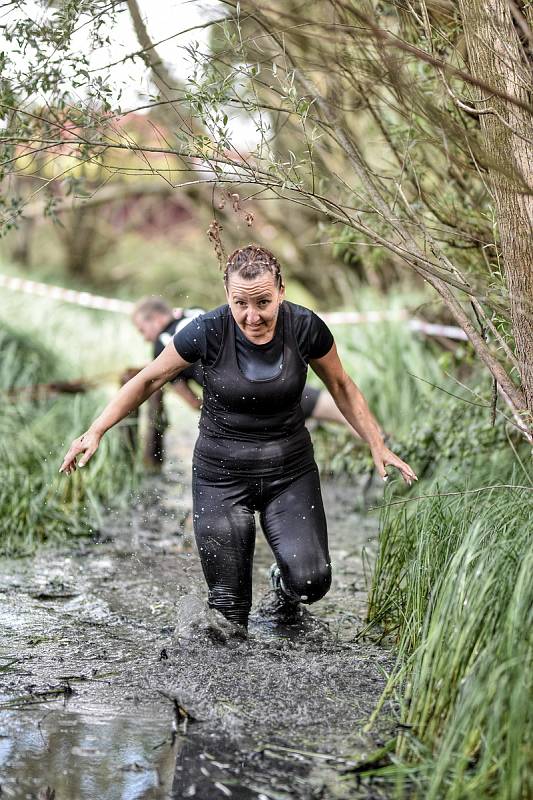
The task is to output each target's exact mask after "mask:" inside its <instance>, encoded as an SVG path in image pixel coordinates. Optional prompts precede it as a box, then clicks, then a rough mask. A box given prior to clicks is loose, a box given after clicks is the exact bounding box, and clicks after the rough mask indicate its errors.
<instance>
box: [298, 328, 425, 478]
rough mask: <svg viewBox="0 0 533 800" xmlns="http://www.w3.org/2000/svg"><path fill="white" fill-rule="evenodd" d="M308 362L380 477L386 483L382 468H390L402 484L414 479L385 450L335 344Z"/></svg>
mask: <svg viewBox="0 0 533 800" xmlns="http://www.w3.org/2000/svg"><path fill="white" fill-rule="evenodd" d="M309 363H310V365H311V367H312V369H313V370H314V371H315V372H316V374H317V375H318V377H319V378H320V379H321V380H322V381H323V382H324V383H325V384H326V386H327V388H328V389H329V392H330V394H331V396H332V397H333V399H334V400H335V403H336V404H337V407H338V409H339V411H340V412H341V413H342V414H343V416H344V417H345V418H346V420H347V421H348V422H349V423H350V425H352V426H353V427H354V428H355V430H356V431H357V433H358V434H359V435H360V436H361V438H362V439H364V440H365V442H367V443H368V446H369V447H370V451H371V453H372V458H373V459H374V463H375V465H376V468H377V470H378V472H379V474H380V475H381V477H382V478H383V479H384V480H387V470H386V467H387V466H389V465H390V466H392V467H396V468H397V469H399V470H400V472H401V474H402V477H403V479H404V481H405V482H406V483H408V484H409V485H411V483H412V482H413V481H416V480H418V478H417V477H416V475H415V473H414V472H413V470H412V469H411V467H410V466H409V464H406V463H405V461H402V459H401V458H399V457H398V456H397V455H395V454H394V453H393V452H392V450H389V449H388V447H385V443H384V441H383V436H382V433H381V429H380V426H379V425H378V423H377V421H376V419H375V418H374V417H373V415H372V413H371V411H370V409H369V407H368V404H367V402H366V400H365V398H364V397H363V394H362V392H361V390H360V389H359V388H358V387H357V386H356V385H355V383H354V382H353V380H352V379H351V378H350V376H349V375H347V373H346V372H345V371H344V368H343V366H342V364H341V361H340V358H339V355H338V353H337V347H336V346H335V344H333V346H332V347H331V350H330V351H329V353H326V355H325V356H323V357H322V358H317V359H314V360H313V361H310V362H309Z"/></svg>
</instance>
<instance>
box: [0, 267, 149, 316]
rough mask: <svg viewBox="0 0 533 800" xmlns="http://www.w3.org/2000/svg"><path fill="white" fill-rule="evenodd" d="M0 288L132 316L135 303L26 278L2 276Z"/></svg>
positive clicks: (0, 277) (0, 276)
mask: <svg viewBox="0 0 533 800" xmlns="http://www.w3.org/2000/svg"><path fill="white" fill-rule="evenodd" d="M0 286H1V287H3V288H4V289H11V290H13V291H15V292H24V294H34V295H38V296H39V297H49V298H50V299H52V300H63V302H65V303H72V304H73V305H76V306H84V307H85V308H97V309H100V310H102V311H115V312H119V313H122V314H130V313H131V312H132V311H133V307H134V305H135V303H130V302H128V301H126V300H114V299H113V298H111V297H100V296H99V295H96V294H90V293H89V292H76V291H74V289H63V288H62V287H61V286H50V285H49V284H48V283H39V281H29V280H26V279H25V278H13V277H10V276H9V275H0Z"/></svg>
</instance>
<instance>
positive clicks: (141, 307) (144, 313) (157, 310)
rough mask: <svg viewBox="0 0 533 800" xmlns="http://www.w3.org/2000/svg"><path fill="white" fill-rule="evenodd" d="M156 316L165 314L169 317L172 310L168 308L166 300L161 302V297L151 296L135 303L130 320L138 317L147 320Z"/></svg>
mask: <svg viewBox="0 0 533 800" xmlns="http://www.w3.org/2000/svg"><path fill="white" fill-rule="evenodd" d="M156 314H165V315H168V316H169V317H171V316H172V308H171V307H170V306H169V304H168V303H167V301H166V300H163V298H162V297H156V296H152V297H143V298H142V299H141V300H139V301H138V302H137V303H135V305H134V307H133V311H132V313H131V316H132V319H133V318H135V317H138V316H139V317H142V318H143V319H148V318H149V317H153V316H155V315H156Z"/></svg>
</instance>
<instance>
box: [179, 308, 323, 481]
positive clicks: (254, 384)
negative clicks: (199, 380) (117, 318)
mask: <svg viewBox="0 0 533 800" xmlns="http://www.w3.org/2000/svg"><path fill="white" fill-rule="evenodd" d="M210 315H211V316H210ZM195 325H196V330H195V329H194V326H195ZM313 325H314V326H315V328H313ZM236 327H237V326H236V323H235V321H234V319H233V316H232V314H231V311H230V308H229V306H227V305H226V306H222V307H221V308H220V309H215V311H214V312H208V313H207V314H204V315H202V316H200V317H197V318H196V319H195V320H193V321H192V324H191V325H188V326H187V328H186V329H184V330H183V331H182V332H180V333H178V334H176V336H175V337H174V344H175V347H176V350H177V352H178V353H179V354H180V355H181V356H182V357H183V358H185V359H186V360H189V359H191V358H194V356H195V355H198V354H201V362H202V366H203V370H204V401H203V406H202V413H201V416H200V423H199V428H200V435H199V437H198V441H197V443H196V447H195V452H194V463H195V466H196V467H197V468H199V469H201V470H203V471H207V472H209V473H210V474H215V475H218V476H220V475H221V474H226V475H227V474H231V473H236V474H239V475H242V474H244V473H246V474H249V475H252V476H259V475H264V476H265V477H267V476H271V475H274V474H278V473H279V474H283V475H284V476H287V475H288V474H291V473H293V472H294V473H296V472H298V471H300V470H301V469H305V468H307V467H309V466H312V465H313V463H314V459H313V448H312V444H311V439H310V436H309V432H308V431H307V428H306V427H305V425H304V415H303V412H302V409H301V405H300V402H301V397H302V392H303V389H304V386H305V381H306V377H307V362H308V360H309V358H320V357H321V356H323V355H325V354H326V353H327V352H328V351H329V350H330V349H331V346H332V344H333V337H332V335H331V333H330V331H329V329H328V328H327V326H326V325H325V323H324V322H322V320H320V319H319V318H318V317H317V316H316V315H315V314H313V312H311V311H309V310H308V309H304V308H302V307H300V306H295V305H293V304H292V303H289V302H287V301H285V302H283V303H282V305H281V307H280V312H279V317H278V322H277V324H276V330H275V333H274V337H275V338H276V340H277V341H278V342H279V340H280V339H281V342H279V343H281V344H282V348H281V352H282V359H281V363H280V367H279V369H277V370H276V372H275V374H274V375H273V377H271V378H266V379H263V380H251V379H250V378H248V377H246V375H245V374H244V372H243V371H242V369H241V367H240V366H239V361H238V358H237V344H238V342H237V341H236ZM206 328H207V333H208V334H210V346H205V339H204V343H202V336H204V337H205V329H206ZM313 330H314V336H312V337H311V336H310V333H309V332H310V331H313ZM317 330H319V332H320V333H319V334H317ZM295 331H296V332H297V333H298V335H297V333H296V332H295ZM305 337H307V338H305ZM309 339H312V342H311V344H310V345H309V344H308V342H309ZM298 340H300V341H298ZM192 341H194V342H198V343H197V347H196V348H195V347H194V346H193V345H192ZM304 342H306V343H307V345H304V344H303V343H304ZM202 345H203V346H202ZM216 347H218V351H217V350H216ZM302 350H304V351H305V352H304V353H302ZM304 356H305V357H304Z"/></svg>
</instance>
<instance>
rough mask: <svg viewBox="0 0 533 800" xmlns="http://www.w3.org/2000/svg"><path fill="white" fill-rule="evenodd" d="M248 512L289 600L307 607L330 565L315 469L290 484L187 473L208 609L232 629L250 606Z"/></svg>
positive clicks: (243, 621)
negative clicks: (270, 553)
mask: <svg viewBox="0 0 533 800" xmlns="http://www.w3.org/2000/svg"><path fill="white" fill-rule="evenodd" d="M254 511H259V512H260V520H261V526H262V528H263V531H264V533H265V536H266V538H267V541H268V543H269V545H270V547H271V548H272V551H273V553H274V556H275V559H276V562H277V564H278V566H279V568H280V571H281V577H282V581H283V588H284V590H285V592H286V593H287V594H288V595H289V596H290V597H292V598H294V599H298V600H300V601H301V602H303V603H314V602H315V600H320V598H321V597H323V596H324V595H325V594H326V592H327V591H328V589H329V587H330V583H331V565H330V560H329V553H328V535H327V528H326V517H325V514H324V507H323V505H322V496H321V493H320V482H319V477H318V470H317V469H316V466H315V467H312V468H309V469H308V470H306V471H305V472H304V474H300V475H298V476H297V477H295V478H255V477H250V478H246V477H242V478H241V477H239V478H236V477H224V476H218V477H214V476H212V477H211V476H209V475H206V474H205V473H202V472H201V471H200V468H198V467H195V468H194V469H193V514H194V532H195V536H196V544H197V546H198V551H199V553H200V559H201V562H202V568H203V571H204V575H205V578H206V580H207V585H208V587H209V605H210V606H211V607H213V608H216V609H217V610H218V611H220V612H221V613H222V614H224V616H225V617H227V618H228V619H230V620H232V621H233V622H237V623H239V624H240V625H245V626H246V625H247V624H248V614H249V613H250V607H251V604H252V564H253V556H254V547H255V518H254Z"/></svg>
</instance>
